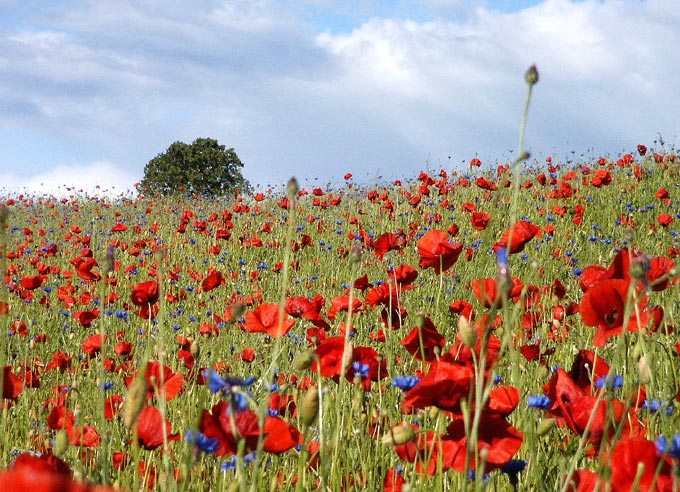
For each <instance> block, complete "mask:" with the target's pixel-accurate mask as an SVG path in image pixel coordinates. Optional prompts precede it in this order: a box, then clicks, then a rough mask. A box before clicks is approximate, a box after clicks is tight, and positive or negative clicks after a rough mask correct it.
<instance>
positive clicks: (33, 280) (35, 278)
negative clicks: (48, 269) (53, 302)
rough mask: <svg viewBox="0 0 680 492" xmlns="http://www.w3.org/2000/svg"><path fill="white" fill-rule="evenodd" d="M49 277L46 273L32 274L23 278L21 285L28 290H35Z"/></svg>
mask: <svg viewBox="0 0 680 492" xmlns="http://www.w3.org/2000/svg"><path fill="white" fill-rule="evenodd" d="M46 278H47V277H46V276H44V275H32V276H30V277H24V278H22V279H21V282H20V283H21V286H22V287H23V288H24V289H26V290H35V289H37V288H39V287H40V286H42V284H43V282H44V281H45V279H46Z"/></svg>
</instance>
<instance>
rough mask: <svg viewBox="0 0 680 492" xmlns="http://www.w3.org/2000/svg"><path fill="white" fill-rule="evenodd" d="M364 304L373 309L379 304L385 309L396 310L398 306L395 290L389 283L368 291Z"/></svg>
mask: <svg viewBox="0 0 680 492" xmlns="http://www.w3.org/2000/svg"><path fill="white" fill-rule="evenodd" d="M364 302H365V303H366V304H367V305H368V306H373V307H375V306H377V305H379V304H381V305H383V306H385V307H394V308H396V307H398V306H399V298H398V293H397V288H396V287H395V286H394V284H392V283H391V282H384V283H382V284H380V285H379V286H377V287H374V288H372V289H371V290H370V291H368V294H366V299H365V300H364Z"/></svg>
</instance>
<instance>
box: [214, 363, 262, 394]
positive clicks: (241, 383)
mask: <svg viewBox="0 0 680 492" xmlns="http://www.w3.org/2000/svg"><path fill="white" fill-rule="evenodd" d="M203 377H204V378H205V379H206V385H207V386H208V389H209V390H210V392H212V393H218V392H222V393H231V392H232V390H233V388H234V387H241V388H247V387H248V386H250V385H251V384H253V383H254V382H255V381H256V378H248V379H245V380H244V379H241V378H238V377H235V376H230V377H228V378H226V379H225V378H223V377H222V376H220V375H219V374H218V372H217V371H216V370H214V369H210V370H208V371H205V372H204V373H203Z"/></svg>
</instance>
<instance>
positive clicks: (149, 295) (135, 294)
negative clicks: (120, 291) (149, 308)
mask: <svg viewBox="0 0 680 492" xmlns="http://www.w3.org/2000/svg"><path fill="white" fill-rule="evenodd" d="M159 295H160V293H159V291H158V282H156V281H155V280H148V281H146V282H141V283H139V284H137V285H135V287H134V288H133V289H132V294H131V296H130V298H131V300H132V303H133V304H134V305H135V306H145V305H148V304H156V303H157V302H158V298H159Z"/></svg>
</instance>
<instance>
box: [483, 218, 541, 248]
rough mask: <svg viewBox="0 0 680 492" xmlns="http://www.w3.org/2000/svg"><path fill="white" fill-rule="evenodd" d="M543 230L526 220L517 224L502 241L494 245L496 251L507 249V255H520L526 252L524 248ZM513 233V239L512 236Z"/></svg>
mask: <svg viewBox="0 0 680 492" xmlns="http://www.w3.org/2000/svg"><path fill="white" fill-rule="evenodd" d="M540 230H541V228H540V227H538V226H537V225H534V224H532V223H530V222H527V221H526V220H521V221H519V222H516V223H515V224H514V225H512V226H510V228H508V229H507V230H506V231H505V232H504V233H503V236H502V237H501V240H500V241H498V242H497V243H496V244H495V245H494V250H498V248H506V250H507V253H508V254H509V255H510V254H513V253H519V252H520V251H523V250H524V246H525V245H526V244H527V243H528V242H529V241H531V239H533V238H534V236H536V234H538V233H539V232H540ZM511 233H512V238H511V237H510V234H511Z"/></svg>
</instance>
